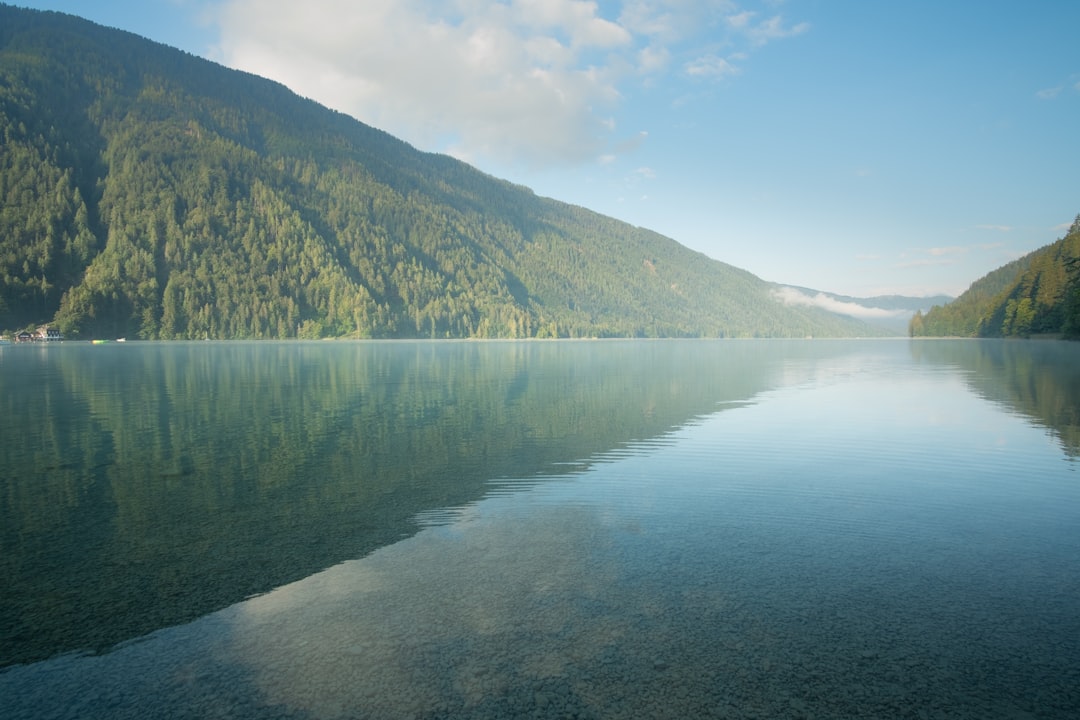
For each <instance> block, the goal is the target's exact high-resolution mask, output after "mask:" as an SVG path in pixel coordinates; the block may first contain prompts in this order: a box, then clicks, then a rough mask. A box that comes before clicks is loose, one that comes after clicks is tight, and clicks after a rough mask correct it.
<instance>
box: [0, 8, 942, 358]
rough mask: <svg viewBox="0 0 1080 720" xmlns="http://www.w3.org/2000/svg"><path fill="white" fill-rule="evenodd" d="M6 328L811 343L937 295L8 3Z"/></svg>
mask: <svg viewBox="0 0 1080 720" xmlns="http://www.w3.org/2000/svg"><path fill="white" fill-rule="evenodd" d="M0 137H2V138H3V145H2V147H0V198H2V202H3V206H2V208H0V328H7V329H9V330H10V329H16V328H21V327H25V326H29V325H34V324H39V323H55V324H56V325H58V326H59V327H60V329H61V330H62V331H63V332H64V333H65V335H66V336H68V337H110V336H126V337H142V338H147V339H174V338H176V339H182V338H199V339H202V338H206V337H211V338H289V337H308V338H318V337H435V338H446V337H456V338H472V337H478V338H479V337H503V338H525V337H803V336H807V335H813V336H837V337H839V336H871V335H889V334H900V333H903V332H905V331H906V330H905V329H904V328H906V324H907V320H908V318H910V317H911V315H912V314H914V313H915V312H916V311H917V310H920V311H921V310H928V309H929V305H932V304H936V303H939V302H941V301H942V300H944V299H943V298H931V299H924V298H917V299H913V298H898V297H893V298H871V299H857V298H849V297H843V296H836V295H831V294H828V293H822V292H819V291H810V290H806V289H803V288H788V287H784V286H780V285H777V284H774V283H770V282H766V281H764V280H762V279H760V278H758V277H756V276H754V275H752V274H750V273H748V272H746V271H743V270H740V269H738V268H735V267H733V266H731V265H728V264H726V263H723V262H720V261H717V260H713V259H710V258H708V257H706V256H704V255H702V254H700V253H697V252H693V251H691V250H689V249H688V248H686V247H684V246H682V245H680V244H679V243H677V242H675V241H674V240H672V239H670V238H666V237H663V236H661V235H659V234H657V233H654V232H651V231H649V230H647V229H644V228H638V227H632V226H630V225H627V224H626V223H623V222H620V221H618V220H615V219H612V218H609V217H605V216H602V215H599V214H597V213H594V212H591V211H589V210H587V209H585V208H581V207H576V206H572V205H567V204H565V203H560V202H557V201H554V200H550V199H547V198H542V197H538V196H536V195H535V194H533V193H532V192H531V191H530V190H529V189H527V188H524V187H520V186H516V185H513V184H510V183H507V182H505V181H501V180H498V179H496V178H493V177H491V176H488V175H485V174H483V173H481V172H479V171H478V170H476V169H474V168H472V167H470V166H468V165H466V164H464V163H462V162H460V161H457V160H454V159H452V158H449V157H447V156H442V155H435V154H429V153H423V152H419V151H417V150H416V149H414V148H412V147H411V146H409V145H407V144H405V143H403V142H401V141H399V140H397V139H395V138H393V137H391V136H390V135H388V134H386V133H383V132H381V131H379V130H376V129H373V128H371V127H369V126H367V125H364V124H363V123H360V122H358V121H356V120H354V119H352V118H349V117H347V116H345V115H342V114H340V113H337V112H334V111H331V110H328V109H326V108H324V107H322V106H319V105H317V104H316V103H314V102H311V101H309V100H305V99H303V98H300V97H298V96H296V95H295V94H293V93H292V92H290V91H288V90H287V89H285V88H284V87H282V86H281V85H279V84H276V83H274V82H271V81H268V80H265V79H262V78H258V77H255V76H252V75H249V74H246V73H241V72H238V71H234V70H229V69H226V68H224V67H222V66H219V65H217V64H214V63H212V62H209V61H206V60H203V59H200V58H197V57H194V56H192V55H189V54H187V53H183V52H181V51H178V50H175V49H172V48H168V47H166V46H163V45H159V44H156V43H153V42H150V41H148V40H145V39H143V38H139V37H137V36H135V35H132V34H130V33H125V32H122V31H118V30H112V29H107V28H103V27H101V26H97V25H94V24H92V23H89V22H87V21H84V20H81V19H78V18H75V17H72V16H67V15H62V14H58V13H45V12H38V11H30V10H22V9H16V8H13V7H10V6H4V5H0Z"/></svg>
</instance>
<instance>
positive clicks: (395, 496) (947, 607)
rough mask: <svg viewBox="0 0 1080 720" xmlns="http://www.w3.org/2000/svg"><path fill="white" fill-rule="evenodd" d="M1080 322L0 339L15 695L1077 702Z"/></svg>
mask: <svg viewBox="0 0 1080 720" xmlns="http://www.w3.org/2000/svg"><path fill="white" fill-rule="evenodd" d="M1078 451H1080V345H1078V344H1068V343H1059V342H1023V341H1016V342H989V341H985V342H984V341H922V342H910V341H906V340H892V341H858V342H856V341H820V340H816V341H715V342H714V341H641V342H636V341H625V342H620V341H612V342H521V343H514V342H506V343H465V342H462V343H452V342H446V343H421V342H414V343H404V342H403V343H389V342H388V343H344V342H335V343H191V344H151V343H125V344H109V345H97V346H91V345H86V344H78V343H63V344H52V345H48V346H45V345H35V346H31V347H22V346H5V347H3V348H0V583H2V584H0V717H3V718H6V719H8V720H12V719H15V718H140V720H141V719H143V718H148V717H168V718H211V717H229V718H239V719H241V720H243V719H246V718H374V719H380V720H381V719H383V718H387V719H395V718H425V719H426V718H583V719H584V718H918V719H920V720H923V719H935V718H979V719H980V720H985V719H987V718H1009V719H1016V718H1076V717H1080V475H1078V474H1077V456H1078Z"/></svg>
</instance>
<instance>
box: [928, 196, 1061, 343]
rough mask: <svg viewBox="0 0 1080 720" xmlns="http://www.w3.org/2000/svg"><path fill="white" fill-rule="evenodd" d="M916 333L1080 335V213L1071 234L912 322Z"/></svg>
mask: <svg viewBox="0 0 1080 720" xmlns="http://www.w3.org/2000/svg"><path fill="white" fill-rule="evenodd" d="M910 331H911V335H912V336H913V337H942V336H954V337H1030V336H1031V335H1037V334H1053V335H1062V336H1063V337H1066V338H1070V339H1076V338H1080V216H1077V219H1076V221H1075V222H1074V223H1073V224H1072V227H1071V228H1070V229H1069V232H1068V233H1066V235H1065V237H1063V238H1061V239H1060V240H1058V241H1057V242H1055V243H1052V244H1050V245H1047V246H1046V247H1044V248H1040V249H1039V250H1036V251H1034V252H1032V253H1029V254H1027V255H1025V256H1024V257H1022V258H1020V259H1019V260H1015V261H1013V262H1011V263H1009V264H1007V265H1004V266H1002V267H1000V268H998V269H997V270H995V271H993V272H992V273H990V274H988V275H986V276H985V277H984V278H982V279H980V280H978V281H976V282H974V283H972V285H971V287H970V288H969V289H968V290H967V291H966V292H965V293H964V294H963V295H961V296H960V297H958V298H957V299H956V300H954V301H953V302H951V303H948V304H947V305H939V306H935V307H933V308H931V310H930V311H929V312H928V313H926V315H923V314H922V313H916V314H915V317H913V318H912V320H911V324H910Z"/></svg>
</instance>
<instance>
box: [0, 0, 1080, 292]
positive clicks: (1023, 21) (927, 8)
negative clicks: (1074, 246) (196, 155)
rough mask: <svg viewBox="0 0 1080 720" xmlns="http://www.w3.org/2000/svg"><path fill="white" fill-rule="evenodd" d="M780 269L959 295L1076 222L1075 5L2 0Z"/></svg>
mask: <svg viewBox="0 0 1080 720" xmlns="http://www.w3.org/2000/svg"><path fill="white" fill-rule="evenodd" d="M5 1H7V2H12V3H13V4H16V5H20V6H24V7H33V8H37V9H43V10H57V11H61V12H67V13H71V14H75V15H79V16H81V17H84V18H87V19H89V20H93V21H95V22H98V23H101V24H103V25H108V26H111V27H117V28H121V29H124V30H128V31H130V32H134V33H136V34H138V35H142V36H144V37H147V38H149V39H151V40H155V41H158V42H162V43H165V44H167V45H171V46H174V47H178V48H181V49H183V50H187V51H188V52H191V53H193V54H196V55H199V56H202V57H205V58H208V59H210V60H214V61H215V62H219V63H222V64H223V65H226V66H229V67H233V68H238V69H242V70H246V71H248V72H252V73H255V74H257V75H261V76H264V77H268V78H271V79H274V80H277V81H279V82H281V83H283V84H285V85H287V86H288V87H290V88H291V89H293V90H294V91H296V92H297V93H299V94H300V95H303V96H305V97H309V98H312V99H315V100H317V101H318V102H320V103H322V104H324V105H327V106H328V107H332V108H334V109H336V110H340V111H342V112H345V113H348V114H349V115H352V116H354V117H356V118H357V119H359V120H361V121H363V122H365V123H368V124H369V125H373V126H375V127H378V128H380V129H382V130H385V131H387V132H389V133H391V134H393V135H395V136H397V137H399V138H401V139H403V140H405V141H407V142H409V143H410V144H412V145H414V146H415V147H417V148H419V149H421V150H425V151H431V152H442V153H447V154H450V155H453V156H455V157H457V158H460V159H462V160H464V161H466V162H468V163H470V164H472V165H474V166H476V167H478V168H479V169H481V170H483V171H484V172H487V173H489V174H491V175H494V176H497V177H500V178H505V179H507V180H510V181H513V182H515V183H519V184H522V185H527V186H529V187H531V188H532V189H533V190H535V191H536V192H537V194H540V195H545V196H549V197H553V198H556V199H558V200H562V201H565V202H569V203H573V204H575V205H581V206H584V207H587V208H590V209H593V210H596V211H598V212H601V213H604V214H606V215H611V216H613V217H616V218H619V219H621V220H624V221H626V222H629V223H631V224H633V225H639V226H643V227H647V228H650V229H652V230H655V231H657V232H659V233H661V234H663V235H666V236H668V237H671V238H673V239H675V240H677V241H678V242H680V243H682V244H683V245H686V246H688V247H690V248H693V249H694V250H697V251H700V252H702V253H704V254H705V255H708V256H710V257H712V258H715V259H717V260H721V261H723V262H726V263H729V264H731V265H734V266H736V267H740V268H743V269H745V270H749V271H750V272H752V273H754V274H755V275H757V276H758V277H760V278H762V279H764V280H768V281H772V282H777V283H784V284H788V285H793V286H799V287H805V288H812V289H815V290H823V291H828V292H833V293H837V294H842V295H851V296H855V297H870V296H874V295H885V294H903V295H916V296H924V295H933V294H939V293H944V294H948V295H954V296H955V295H958V294H960V293H961V292H963V291H964V290H965V289H966V288H967V287H968V286H969V285H970V284H971V283H972V282H974V281H975V280H978V279H979V278H980V277H982V276H983V275H985V274H986V273H988V272H990V271H992V270H994V269H996V268H998V267H1000V266H1002V265H1004V264H1005V263H1008V262H1009V261H1011V260H1014V259H1016V258H1018V257H1021V256H1022V255H1024V254H1026V253H1028V252H1030V251H1032V250H1034V249H1037V248H1039V247H1042V246H1044V245H1047V244H1049V243H1052V242H1053V241H1055V240H1057V239H1058V238H1060V237H1062V236H1063V235H1064V234H1065V233H1066V231H1067V230H1068V228H1069V226H1070V225H1071V223H1072V221H1073V220H1074V219H1075V218H1076V217H1077V215H1078V214H1080V172H1078V169H1080V162H1078V161H1080V49H1077V45H1076V40H1075V35H1076V28H1077V27H1080V2H1076V1H1075V0H1056V1H1055V0H1013V1H1005V0H979V1H976V0H970V1H965V0H950V1H949V2H941V0H905V2H887V1H884V0H883V1H881V2H878V1H877V0H595V1H594V0H302V2H301V1H300V0H93V1H92V2H91V0H34V1H31V0H5Z"/></svg>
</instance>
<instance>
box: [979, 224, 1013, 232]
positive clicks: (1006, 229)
mask: <svg viewBox="0 0 1080 720" xmlns="http://www.w3.org/2000/svg"><path fill="white" fill-rule="evenodd" d="M975 228H976V229H977V230H996V231H997V232H1009V231H1010V230H1012V226H1011V225H976V226H975Z"/></svg>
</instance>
